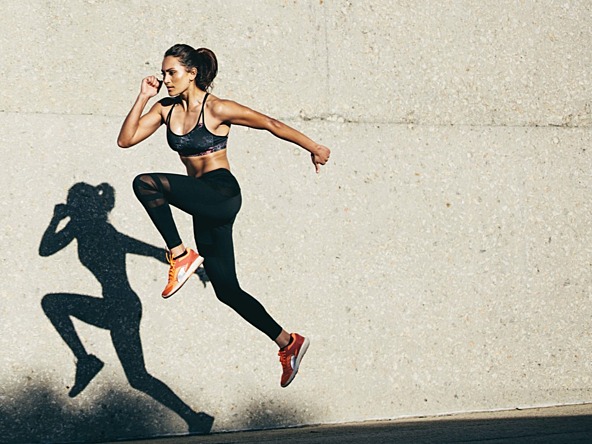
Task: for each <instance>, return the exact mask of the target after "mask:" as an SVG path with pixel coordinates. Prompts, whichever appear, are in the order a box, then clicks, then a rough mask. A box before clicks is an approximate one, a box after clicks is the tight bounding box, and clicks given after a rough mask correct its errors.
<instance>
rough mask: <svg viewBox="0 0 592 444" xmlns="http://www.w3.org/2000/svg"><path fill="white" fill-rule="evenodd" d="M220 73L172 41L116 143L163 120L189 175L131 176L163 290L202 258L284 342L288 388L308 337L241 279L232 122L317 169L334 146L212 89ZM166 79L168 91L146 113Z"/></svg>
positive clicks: (212, 61)
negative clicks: (152, 232) (156, 240)
mask: <svg viewBox="0 0 592 444" xmlns="http://www.w3.org/2000/svg"><path fill="white" fill-rule="evenodd" d="M217 72H218V62H217V59H216V56H215V55H214V53H213V52H212V51H210V50H209V49H206V48H200V49H193V48H192V47H191V46H189V45H184V44H179V45H175V46H173V47H171V48H170V49H169V50H168V51H166V53H165V55H164V59H163V61H162V75H163V79H162V80H161V81H159V80H158V79H157V78H156V77H155V76H149V77H146V78H144V79H143V80H142V85H141V88H140V94H139V95H138V97H137V99H136V101H135V103H134V105H133V106H132V109H131V110H130V112H129V114H128V115H127V117H126V119H125V120H124V122H123V125H122V127H121V131H120V133H119V137H118V139H117V144H118V145H119V146H120V147H121V148H129V147H131V146H134V145H136V144H138V143H140V142H142V141H143V140H145V139H146V138H147V137H149V136H151V135H152V134H154V132H155V131H156V130H157V129H158V128H159V127H160V126H161V125H163V124H164V125H166V127H167V133H166V135H167V142H168V144H169V146H170V147H171V149H172V150H173V151H176V152H177V153H178V154H179V158H180V159H181V162H183V164H184V165H185V168H186V170H187V175H186V176H185V175H178V174H169V173H145V174H140V175H138V176H137V177H136V178H135V179H134V182H133V188H134V192H135V194H136V196H137V198H138V199H139V201H140V202H141V203H142V205H143V206H144V208H145V209H146V211H147V212H148V215H149V217H150V218H151V220H152V222H153V223H154V225H155V226H156V228H157V230H158V231H159V233H160V234H161V235H162V237H163V239H164V242H165V244H166V246H167V249H168V255H167V258H168V260H169V263H170V269H169V278H168V284H167V285H166V287H165V289H164V291H163V293H162V296H163V297H164V298H168V297H170V296H171V295H173V294H174V293H175V292H176V291H178V290H179V289H180V288H181V286H182V285H183V284H184V283H185V282H186V281H187V279H189V277H190V276H191V275H192V274H193V273H194V272H195V270H196V269H197V268H198V267H199V266H200V265H201V264H202V263H203V266H204V268H205V271H206V273H207V275H208V278H209V279H210V282H211V283H212V286H213V288H214V291H215V292H216V296H217V297H218V299H219V300H220V301H222V302H223V303H225V304H227V305H229V306H230V307H231V308H233V309H234V310H235V311H236V312H237V313H238V314H239V315H240V316H242V317H243V318H244V319H245V320H246V321H247V322H249V323H250V324H252V325H253V326H254V327H256V328H258V329H259V330H260V331H262V332H263V333H265V334H266V335H267V336H268V337H269V338H270V339H271V340H273V341H275V343H276V344H277V345H278V346H279V348H280V350H279V353H278V355H279V357H280V362H281V364H282V377H281V381H280V384H281V386H282V387H286V386H288V384H290V382H292V380H293V379H294V377H295V376H296V373H297V372H298V367H299V365H300V361H301V360H302V358H303V356H304V354H305V353H306V350H307V348H308V345H309V340H308V339H307V338H305V337H303V336H301V335H299V334H297V333H291V334H290V333H288V332H287V331H286V330H284V329H283V328H282V327H281V326H280V325H279V324H278V323H277V322H276V321H275V320H274V319H273V318H272V317H271V316H270V315H269V314H268V313H267V311H266V310H265V308H263V306H262V305H261V304H260V303H259V302H258V301H257V300H256V299H255V298H253V297H252V296H251V295H249V294H248V293H246V292H245V291H244V290H243V289H242V288H241V287H240V285H239V283H238V279H237V276H236V269H235V261H234V247H233V242H232V226H233V223H234V220H235V218H236V215H237V213H238V211H239V209H240V206H241V190H240V187H239V184H238V182H237V180H236V179H235V177H234V176H233V175H232V173H231V172H230V165H229V162H228V158H227V156H226V148H227V140H228V133H229V132H230V127H231V125H233V124H234V125H241V126H246V127H250V128H255V129H265V130H267V131H269V132H270V133H272V134H273V135H274V136H276V137H279V138H280V139H283V140H287V141H289V142H292V143H295V144H297V145H299V146H300V147H302V148H303V149H305V150H306V151H308V152H310V156H311V159H312V163H313V165H314V167H315V169H316V172H317V173H318V172H319V169H320V165H325V163H326V162H327V161H328V160H329V155H330V151H329V149H328V148H327V147H325V146H322V145H319V144H318V143H316V142H314V141H312V140H311V139H309V138H308V137H307V136H305V135H304V134H302V133H300V132H299V131H296V130H295V129H293V128H290V127H289V126H288V125H285V124H284V123H282V122H280V121H278V120H276V119H273V118H271V117H268V116H266V115H264V114H261V113H259V112H257V111H254V110H252V109H250V108H247V107H246V106H243V105H240V104H238V103H236V102H233V101H231V100H224V99H220V98H218V97H216V96H214V95H212V94H210V93H209V91H210V89H211V86H212V82H213V80H214V78H215V77H216V74H217ZM163 84H164V86H165V87H166V88H167V91H168V94H169V96H170V97H167V98H164V99H162V100H160V101H158V102H157V103H155V104H154V105H153V106H152V107H151V108H150V110H149V111H148V112H146V113H145V114H144V108H145V107H146V105H147V104H148V101H149V100H150V99H151V98H152V97H154V96H155V95H156V94H157V93H158V91H159V89H160V87H161V85H163ZM171 205H172V206H174V207H177V208H179V209H181V210H182V211H185V212H186V213H189V214H190V215H191V216H192V217H193V230H194V235H195V241H196V245H197V251H194V250H192V249H191V248H187V247H185V244H184V243H183V242H182V240H181V238H180V236H179V233H178V231H177V227H176V225H175V222H174V220H173V216H172V213H171V207H170V206H171ZM198 251H199V253H198Z"/></svg>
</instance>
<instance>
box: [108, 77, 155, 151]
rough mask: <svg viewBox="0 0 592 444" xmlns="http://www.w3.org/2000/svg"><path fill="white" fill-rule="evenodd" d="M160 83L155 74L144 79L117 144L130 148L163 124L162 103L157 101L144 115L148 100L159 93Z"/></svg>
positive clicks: (124, 122)
mask: <svg viewBox="0 0 592 444" xmlns="http://www.w3.org/2000/svg"><path fill="white" fill-rule="evenodd" d="M159 86H160V83H159V81H158V79H157V78H156V77H154V76H149V77H146V78H145V79H144V80H142V87H141V89H140V94H139V95H138V97H137V98H136V101H135V103H134V105H133V106H132V109H131V110H130V112H129V114H128V115H127V117H126V118H125V120H124V121H123V125H122V126H121V130H120V131H119V136H118V137H117V145H119V146H120V147H121V148H129V147H132V146H134V145H136V144H138V143H140V142H141V141H142V140H144V139H146V138H148V137H149V136H151V135H152V134H154V132H155V131H156V130H157V129H158V127H159V126H160V125H162V105H161V104H160V103H155V104H154V105H153V106H152V108H150V111H148V112H147V113H146V114H144V115H142V112H143V111H144V108H145V107H146V105H147V104H148V101H149V100H150V99H151V98H152V97H154V96H155V95H156V94H158V89H159Z"/></svg>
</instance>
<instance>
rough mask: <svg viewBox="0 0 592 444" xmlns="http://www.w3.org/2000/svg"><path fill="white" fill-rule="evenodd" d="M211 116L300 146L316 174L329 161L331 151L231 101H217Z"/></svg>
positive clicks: (273, 120)
mask: <svg viewBox="0 0 592 444" xmlns="http://www.w3.org/2000/svg"><path fill="white" fill-rule="evenodd" d="M212 114H213V116H214V117H215V118H216V119H219V120H220V121H221V122H225V123H230V124H234V125H241V126H247V127H249V128H254V129H264V130H267V131H269V132H270V133H271V134H273V135H274V136H276V137H278V138H280V139H283V140H287V141H288V142H292V143H295V144H296V145H299V146H301V147H302V148H304V149H305V150H306V151H308V152H310V156H311V159H312V163H313V164H314V166H315V169H316V172H317V173H318V172H319V170H320V166H321V165H325V164H326V163H327V161H328V160H329V156H330V155H331V151H330V150H329V148H327V147H326V146H323V145H321V144H318V143H316V142H314V141H313V140H311V139H310V138H309V137H307V136H305V135H304V134H302V133H301V132H300V131H297V130H295V129H294V128H292V127H290V126H288V125H286V124H285V123H283V122H280V121H279V120H277V119H274V118H272V117H269V116H266V115H265V114H262V113H260V112H258V111H255V110H253V109H251V108H248V107H246V106H243V105H240V104H238V103H236V102H233V101H231V100H218V101H217V102H216V104H215V105H214V106H213V107H212Z"/></svg>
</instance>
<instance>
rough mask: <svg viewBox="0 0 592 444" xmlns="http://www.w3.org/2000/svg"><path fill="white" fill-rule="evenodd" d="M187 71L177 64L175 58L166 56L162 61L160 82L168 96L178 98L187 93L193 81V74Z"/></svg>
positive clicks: (177, 60)
mask: <svg viewBox="0 0 592 444" xmlns="http://www.w3.org/2000/svg"><path fill="white" fill-rule="evenodd" d="M192 71H195V69H193V70H191V71H187V68H186V67H185V66H183V65H182V64H181V62H179V59H178V58H177V57H173V56H167V57H165V58H164V60H163V61H162V76H163V78H162V81H163V83H164V86H166V88H167V91H168V93H169V96H178V95H179V94H181V93H183V92H185V91H187V88H189V85H190V84H191V83H192V82H193V80H194V79H195V73H194V72H192Z"/></svg>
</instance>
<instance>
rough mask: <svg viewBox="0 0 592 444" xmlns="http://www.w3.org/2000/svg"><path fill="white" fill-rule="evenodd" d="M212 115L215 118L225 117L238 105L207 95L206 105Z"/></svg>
mask: <svg viewBox="0 0 592 444" xmlns="http://www.w3.org/2000/svg"><path fill="white" fill-rule="evenodd" d="M206 106H207V107H208V108H209V109H210V112H211V113H212V114H214V115H215V116H226V115H227V114H228V113H232V112H233V110H234V109H235V108H236V106H238V103H237V102H235V101H234V100H230V99H223V98H220V97H217V96H213V95H211V94H210V95H209V96H208V100H207V105H206Z"/></svg>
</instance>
